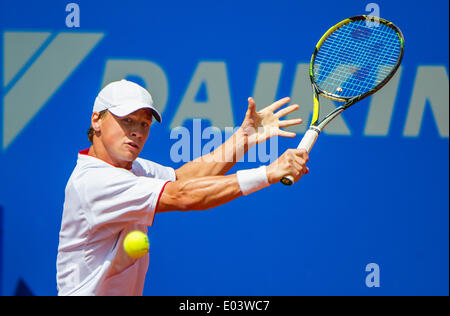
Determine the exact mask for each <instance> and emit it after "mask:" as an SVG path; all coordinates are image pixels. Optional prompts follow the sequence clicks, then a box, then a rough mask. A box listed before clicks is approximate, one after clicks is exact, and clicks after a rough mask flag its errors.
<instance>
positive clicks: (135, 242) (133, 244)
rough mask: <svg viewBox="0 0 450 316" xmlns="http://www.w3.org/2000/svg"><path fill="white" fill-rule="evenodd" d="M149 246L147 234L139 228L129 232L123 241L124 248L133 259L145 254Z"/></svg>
mask: <svg viewBox="0 0 450 316" xmlns="http://www.w3.org/2000/svg"><path fill="white" fill-rule="evenodd" d="M149 248H150V244H149V242H148V237H147V235H146V234H144V233H143V232H141V231H139V230H135V231H132V232H130V233H128V234H127V236H126V237H125V239H124V241H123V249H124V250H125V252H126V253H127V254H128V255H129V256H130V257H131V258H133V259H139V258H141V257H143V256H145V255H146V254H147V252H148V249H149Z"/></svg>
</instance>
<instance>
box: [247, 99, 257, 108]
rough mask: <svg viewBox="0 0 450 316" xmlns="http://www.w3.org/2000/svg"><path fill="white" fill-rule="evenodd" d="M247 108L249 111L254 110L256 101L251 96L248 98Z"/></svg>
mask: <svg viewBox="0 0 450 316" xmlns="http://www.w3.org/2000/svg"><path fill="white" fill-rule="evenodd" d="M248 110H249V111H250V112H256V103H255V100H253V98H252V97H250V98H248Z"/></svg>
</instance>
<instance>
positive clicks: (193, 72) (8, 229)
mask: <svg viewBox="0 0 450 316" xmlns="http://www.w3.org/2000/svg"><path fill="white" fill-rule="evenodd" d="M448 12H449V4H448V1H446V0H439V1H438V0H431V1H426V2H423V1H407V2H406V1H392V0H390V1H387V0H377V1H376V2H369V1H367V2H364V1H357V0H354V1H353V0H344V1H340V2H336V1H333V0H322V1H320V2H318V1H288V0H278V1H254V0H249V1H234V0H229V1H205V0H201V1H157V0H147V1H144V0H140V1H138V0H129V1H124V2H115V1H104V0H96V1H87V0H73V1H56V0H54V1H50V0H41V1H21V2H20V4H19V2H17V1H11V0H0V33H1V36H2V37H1V41H0V42H1V50H0V54H1V55H0V61H1V68H0V69H1V76H0V78H1V79H0V80H1V81H0V87H1V88H0V89H1V90H0V96H1V109H2V110H1V111H0V124H1V129H0V139H1V141H0V143H1V144H0V166H1V167H0V178H1V182H0V183H1V190H0V204H1V205H2V206H3V220H2V221H0V224H1V225H2V226H1V227H0V241H2V243H0V251H1V253H0V260H1V261H0V268H1V271H0V282H1V284H0V286H1V288H0V293H1V294H3V295H14V293H17V292H16V290H17V288H18V286H20V288H25V289H26V292H27V293H32V294H35V295H56V294H57V289H56V255H57V248H58V238H59V230H60V225H61V217H62V210H63V203H64V189H65V185H66V183H67V180H68V179H69V176H70V174H71V172H72V170H73V168H74V166H75V163H76V159H77V154H78V152H79V151H81V150H83V149H86V148H88V147H89V146H90V143H89V142H88V140H87V136H86V132H87V129H88V128H89V125H90V118H91V114H92V107H93V103H94V100H95V97H96V95H97V93H98V92H99V90H100V89H101V88H102V87H103V86H104V85H105V84H107V83H108V82H110V81H114V80H119V79H122V78H127V79H129V80H131V81H134V82H137V83H139V84H141V85H142V86H144V87H146V88H147V89H149V90H150V92H151V93H152V95H153V96H154V99H155V103H156V104H157V106H158V108H159V110H160V111H161V113H162V116H163V122H162V124H156V123H155V124H152V127H151V132H150V137H149V140H148V142H147V144H146V146H145V148H144V149H143V151H142V152H141V157H143V158H146V159H149V160H152V161H155V162H158V163H160V164H163V165H166V166H171V167H174V168H177V167H180V166H181V165H182V164H183V163H184V162H186V161H190V160H192V159H194V158H195V157H197V156H199V155H201V154H202V153H204V152H207V151H208V149H210V148H211V147H213V145H216V144H218V143H220V142H221V141H223V140H224V139H225V138H226V137H229V135H230V134H231V131H232V129H233V128H234V127H237V126H239V125H240V124H241V123H242V120H243V118H244V115H245V112H246V110H247V98H248V97H249V96H252V97H254V99H255V101H256V104H257V108H258V109H261V108H263V107H264V106H266V105H269V104H270V103H272V102H273V101H274V100H277V99H279V98H282V97H285V96H290V97H291V99H292V102H291V103H298V104H299V105H300V109H299V110H298V111H297V112H295V113H293V114H290V115H289V118H297V117H302V118H303V119H304V121H305V122H304V124H302V125H300V126H297V127H292V128H290V129H288V130H290V131H293V132H296V133H297V137H296V138H279V139H273V140H272V142H269V143H267V146H265V147H264V146H258V147H256V148H254V149H253V150H252V151H251V152H249V153H248V155H247V156H246V157H244V158H243V159H242V161H240V162H238V163H237V164H236V165H235V167H233V169H232V170H231V171H230V173H235V172H236V171H237V170H240V169H246V168H254V167H257V166H259V165H261V164H268V163H270V161H271V160H273V159H275V158H276V157H277V156H279V155H281V154H282V153H283V152H284V151H285V150H287V149H289V148H293V147H296V146H297V144H298V141H299V140H300V139H301V137H302V135H303V134H304V132H305V130H306V128H307V126H308V123H309V121H310V120H311V113H312V93H311V86H310V83H309V78H308V67H309V59H310V57H311V54H312V53H313V49H314V47H315V45H316V43H317V41H318V40H319V39H320V37H321V36H322V35H323V33H324V32H325V31H326V30H327V29H328V28H329V27H331V26H332V25H334V24H336V23H337V22H339V21H341V20H343V19H345V18H347V17H350V16H355V15H360V14H373V15H378V16H381V17H383V18H385V19H387V20H390V21H393V22H394V23H395V24H396V25H397V26H399V27H400V28H401V30H402V31H403V33H404V36H405V43H406V48H405V56H404V60H403V63H402V66H401V68H400V69H399V71H398V72H397V73H396V75H395V76H394V77H393V79H392V80H391V81H390V82H389V84H388V85H387V86H386V87H384V88H383V89H382V90H381V91H380V92H379V93H378V94H376V95H374V96H373V97H370V98H368V99H366V100H364V101H362V102H360V103H358V104H357V105H355V106H354V107H353V108H351V109H349V110H348V111H346V112H345V113H343V115H342V116H340V117H339V118H338V119H336V120H335V121H333V123H332V124H330V125H329V126H327V128H326V130H325V131H324V133H323V134H322V135H321V136H320V137H319V139H318V141H317V143H316V146H315V147H314V149H313V150H312V152H311V154H310V162H309V164H308V165H309V167H310V169H311V172H310V174H308V175H307V176H305V177H304V178H302V179H301V181H299V182H298V183H297V184H296V185H294V186H292V187H285V186H282V185H272V186H271V187H269V188H267V189H264V190H262V191H259V192H256V193H254V194H251V195H249V196H246V197H241V198H239V199H236V200H234V201H232V202H230V203H228V204H226V205H223V206H220V207H217V208H215V209H211V210H208V211H202V212H168V213H162V214H157V215H156V217H155V220H154V224H153V226H152V227H150V228H149V239H150V266H149V270H148V274H147V277H146V284H145V289H144V294H145V295H267V296H268V295H448V294H449V194H448V192H449V142H448V139H449V76H448V69H449V42H448V40H449V34H448V30H449V19H448ZM334 106H336V103H335V102H333V101H330V100H328V101H327V100H324V99H322V102H321V107H322V108H323V110H324V111H325V112H328V111H329V109H331V108H333V107H334ZM180 127H184V129H181V128H180ZM180 131H188V132H189V133H188V136H187V137H188V140H189V142H188V143H189V144H190V146H189V147H187V148H181V147H180V142H181V141H182V137H183V133H182V132H180ZM185 140H186V139H185ZM183 150H184V151H183ZM0 213H1V212H0ZM0 218H1V217H0Z"/></svg>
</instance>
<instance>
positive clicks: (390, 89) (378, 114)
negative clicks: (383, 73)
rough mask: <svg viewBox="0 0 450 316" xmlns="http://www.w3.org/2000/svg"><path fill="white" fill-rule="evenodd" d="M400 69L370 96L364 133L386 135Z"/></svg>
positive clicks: (367, 134) (392, 110) (400, 72)
mask: <svg viewBox="0 0 450 316" xmlns="http://www.w3.org/2000/svg"><path fill="white" fill-rule="evenodd" d="M402 71H403V69H402V67H401V66H400V68H399V69H398V70H397V72H396V73H395V75H394V77H392V79H391V80H390V81H389V82H388V83H387V84H386V85H385V86H384V87H383V88H382V89H381V90H380V91H378V92H377V93H375V94H374V95H373V96H372V100H371V101H370V107H369V113H368V115H367V120H366V127H365V129H364V135H366V136H387V135H388V133H389V127H390V125H391V120H392V114H393V112H394V104H395V99H396V96H397V92H398V86H399V83H400V77H401V74H402Z"/></svg>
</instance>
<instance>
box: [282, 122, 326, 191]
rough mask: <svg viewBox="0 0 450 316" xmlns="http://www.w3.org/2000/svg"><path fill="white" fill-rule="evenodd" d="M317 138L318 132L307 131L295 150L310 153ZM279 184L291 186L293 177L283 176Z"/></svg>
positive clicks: (313, 130)
mask: <svg viewBox="0 0 450 316" xmlns="http://www.w3.org/2000/svg"><path fill="white" fill-rule="evenodd" d="M318 136H319V132H318V131H316V130H315V129H309V130H307V131H306V133H305V135H304V136H303V138H302V140H301V142H300V144H298V147H297V149H304V150H306V152H308V153H310V151H311V149H312V147H313V146H314V144H315V142H316V140H317V137H318ZM280 182H281V183H283V184H284V185H292V184H294V177H293V176H290V175H289V176H285V177H283V178H282V179H281V180H280Z"/></svg>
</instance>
